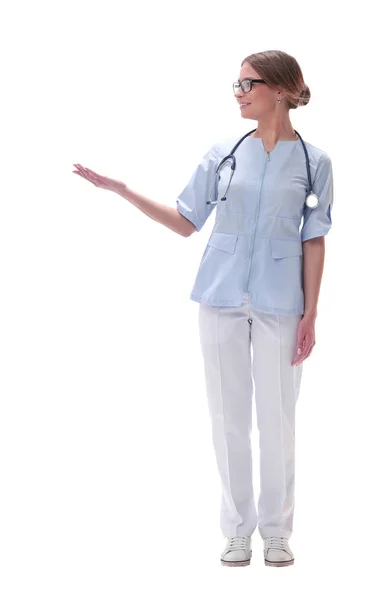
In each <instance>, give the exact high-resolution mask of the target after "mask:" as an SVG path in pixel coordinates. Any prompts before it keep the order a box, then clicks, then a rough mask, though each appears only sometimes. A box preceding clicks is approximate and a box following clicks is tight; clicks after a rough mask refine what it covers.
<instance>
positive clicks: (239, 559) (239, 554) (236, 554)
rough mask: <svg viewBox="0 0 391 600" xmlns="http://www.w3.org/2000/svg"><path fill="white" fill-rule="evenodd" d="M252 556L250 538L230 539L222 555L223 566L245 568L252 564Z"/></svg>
mask: <svg viewBox="0 0 391 600" xmlns="http://www.w3.org/2000/svg"><path fill="white" fill-rule="evenodd" d="M251 555H252V550H251V537H250V536H248V535H244V536H241V537H230V538H228V541H227V545H226V547H225V549H224V552H223V553H222V555H221V564H222V565H225V566H227V567H245V566H247V565H249V564H250V560H251Z"/></svg>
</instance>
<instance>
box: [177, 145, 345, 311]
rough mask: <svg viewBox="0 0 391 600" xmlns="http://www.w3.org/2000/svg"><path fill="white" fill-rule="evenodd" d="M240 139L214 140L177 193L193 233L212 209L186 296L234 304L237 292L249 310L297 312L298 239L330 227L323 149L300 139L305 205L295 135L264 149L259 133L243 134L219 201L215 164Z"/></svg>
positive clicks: (300, 304)
mask: <svg viewBox="0 0 391 600" xmlns="http://www.w3.org/2000/svg"><path fill="white" fill-rule="evenodd" d="M238 139H240V138H232V139H229V140H226V141H224V142H221V143H219V144H216V145H214V146H213V147H212V148H210V150H209V151H208V152H207V153H206V155H205V156H204V157H203V159H202V161H201V162H200V164H199V165H198V166H197V168H196V169H195V171H194V173H193V175H192V177H191V179H190V181H189V183H188V184H187V186H186V187H185V189H184V190H183V191H182V193H181V194H180V195H179V196H178V198H177V200H176V203H177V209H178V211H179V212H180V213H181V214H182V215H183V216H184V217H186V218H187V219H188V220H189V221H191V222H192V223H193V224H194V225H195V227H196V228H197V230H198V231H200V230H201V229H202V227H203V226H204V224H205V222H206V220H207V219H208V217H209V216H210V215H211V213H212V212H213V211H214V212H215V223H214V227H213V231H212V233H211V235H210V238H209V240H208V243H207V245H206V248H205V251H204V253H203V256H202V258H201V261H200V265H199V269H198V273H197V275H196V279H195V282H194V286H193V289H192V291H191V294H190V299H191V300H194V301H195V302H199V303H200V304H207V305H210V306H241V305H242V304H243V301H244V298H243V296H244V294H249V295H250V296H249V298H250V305H251V307H252V308H254V309H256V310H260V311H263V312H267V313H273V314H281V315H298V314H303V313H304V290H303V249H302V242H304V241H306V240H309V239H311V238H314V237H319V236H324V235H326V234H327V233H328V231H329V229H330V227H331V208H332V205H333V173H332V164H331V160H330V157H329V156H328V155H327V154H326V152H324V151H322V150H319V149H318V148H316V147H315V146H312V145H311V144H309V143H308V142H306V141H305V140H303V141H304V142H305V144H306V147H307V151H308V156H309V161H310V169H311V179H312V184H313V191H314V192H315V194H317V196H318V197H319V205H318V207H317V208H314V209H311V208H308V207H307V206H306V205H305V198H306V189H307V187H308V180H307V167H306V159H305V153H304V148H303V145H302V143H301V141H300V139H297V140H293V141H280V140H279V141H278V142H277V144H276V146H275V147H274V149H273V150H272V151H271V152H266V151H265V149H264V146H263V141H262V139H261V138H253V137H247V138H245V139H244V140H243V142H242V143H241V145H240V146H239V148H238V149H237V150H236V152H235V156H236V171H235V173H234V175H233V178H232V181H231V186H230V189H229V191H228V194H227V200H226V201H225V202H219V203H218V204H217V205H216V204H206V202H207V200H209V199H210V198H211V197H212V199H217V193H219V196H218V197H219V199H220V198H221V196H222V194H223V193H224V191H225V189H226V185H227V182H228V179H229V176H230V173H229V168H228V169H224V170H223V171H222V173H221V180H220V183H219V187H218V190H217V189H214V190H212V187H213V182H214V178H215V173H216V169H217V166H218V164H219V162H220V161H221V159H222V158H224V156H226V155H227V154H229V152H230V151H231V149H232V148H233V146H234V145H235V143H236V142H237V141H238ZM224 186H225V187H224Z"/></svg>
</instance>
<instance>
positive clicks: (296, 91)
mask: <svg viewBox="0 0 391 600" xmlns="http://www.w3.org/2000/svg"><path fill="white" fill-rule="evenodd" d="M233 91H234V97H235V99H236V101H237V102H238V110H240V111H241V116H242V118H243V119H248V120H253V121H256V122H257V127H256V129H254V130H252V131H250V132H248V133H247V134H246V135H245V136H243V137H242V138H241V139H240V140H238V139H236V138H235V139H229V140H226V141H224V142H221V143H217V144H215V145H214V146H213V147H212V148H210V150H209V151H208V152H207V154H206V155H205V156H204V157H203V159H202V160H201V162H200V164H199V165H198V167H197V168H196V169H195V171H194V173H193V176H192V177H191V179H190V181H189V183H188V185H187V186H186V187H185V189H184V190H183V191H182V193H181V194H180V195H179V196H178V198H177V200H176V204H177V206H176V208H172V207H168V206H164V205H162V204H158V203H156V202H154V201H152V200H150V199H148V198H145V197H144V196H141V195H140V194H138V193H136V192H134V191H132V190H130V189H129V188H128V187H127V186H126V185H125V184H124V183H122V182H119V181H115V180H112V179H109V178H107V177H103V176H101V175H98V174H97V173H94V172H93V171H91V170H89V169H86V168H84V167H82V166H81V165H75V166H76V168H77V171H74V172H75V173H77V174H78V175H80V176H82V177H84V178H85V179H87V180H89V181H91V182H92V183H94V184H95V185H96V186H98V187H103V188H106V189H109V190H112V191H114V192H116V193H118V194H120V195H121V196H123V197H124V198H126V199H127V200H129V201H130V202H131V203H132V204H133V205H134V206H136V207H137V208H139V209H140V210H142V211H143V212H144V213H145V214H147V215H148V216H149V217H151V218H152V219H154V220H155V221H158V222H160V223H162V224H163V225H165V226H166V227H169V228H170V229H172V230H173V231H175V232H176V233H179V234H180V235H183V236H186V237H188V236H190V235H191V234H192V233H193V232H195V231H200V230H201V229H202V227H203V226H204V224H205V222H206V220H207V219H208V217H209V216H210V215H211V213H212V212H213V211H214V209H216V212H215V223H214V227H213V231H212V233H211V235H210V238H209V240H208V243H207V246H206V248H205V251H204V254H203V256H202V258H201V262H200V266H199V270H198V273H197V276H196V279H195V282H194V287H193V289H192V292H191V296H190V297H191V299H192V300H194V301H195V302H198V303H199V305H200V306H199V327H200V341H201V350H202V355H203V359H204V368H205V381H206V392H207V399H208V406H209V412H210V417H211V425H212V436H213V444H214V449H215V454H216V463H217V468H218V472H219V476H220V480H221V487H222V499H221V515H220V525H221V530H222V533H223V535H224V536H225V537H226V538H227V540H226V545H225V548H224V551H223V553H222V554H221V557H220V558H221V564H223V565H227V566H244V565H249V564H250V560H251V555H252V539H251V536H252V534H253V533H254V531H255V529H258V531H259V533H260V535H261V537H262V539H263V542H264V560H265V564H266V565H268V566H288V565H293V564H294V556H293V552H292V550H291V548H290V546H289V538H290V536H291V534H292V526H293V514H294V482H295V405H296V402H297V399H298V395H299V389H300V382H301V376H302V368H303V362H304V360H306V359H307V358H308V357H309V356H310V354H311V352H312V350H313V347H314V345H315V320H316V316H317V303H318V297H319V292H320V285H321V279H322V273H323V265H324V255H325V244H324V236H325V235H326V234H327V233H328V231H329V229H330V227H331V208H332V205H333V174H332V165H331V160H330V157H329V156H328V154H327V153H326V152H324V151H323V150H320V149H319V148H317V147H315V146H313V145H312V144H310V143H308V142H304V140H303V138H302V137H301V135H300V134H299V133H298V132H297V131H296V130H295V129H294V128H293V126H292V123H291V121H290V116H289V111H290V110H291V109H296V108H297V107H299V106H304V105H306V104H307V103H308V102H309V99H310V91H309V88H308V86H307V85H306V84H305V82H304V79H303V74H302V71H301V69H300V66H299V64H298V63H297V61H296V59H295V58H294V57H292V56H290V55H289V54H287V53H285V52H281V51H277V50H271V51H265V52H259V53H257V54H252V55H250V56H248V57H247V58H245V59H244V60H243V62H242V65H241V69H240V73H239V78H238V81H236V82H235V83H234V84H233ZM239 142H240V143H239ZM238 144H239V145H238ZM234 147H236V149H235V151H234V153H233V155H234V158H232V150H233V149H234ZM227 157H229V160H225V161H224V159H226V158H227ZM223 161H224V162H223ZM232 167H234V168H232ZM253 385H254V387H255V394H254V395H255V406H256V414H257V426H258V430H259V451H260V487H261V491H260V495H259V499H258V503H257V507H256V504H255V501H254V491H253V481H252V451H251V439H250V434H251V429H252V420H251V417H252V398H253V391H254V388H253ZM257 509H258V510H257Z"/></svg>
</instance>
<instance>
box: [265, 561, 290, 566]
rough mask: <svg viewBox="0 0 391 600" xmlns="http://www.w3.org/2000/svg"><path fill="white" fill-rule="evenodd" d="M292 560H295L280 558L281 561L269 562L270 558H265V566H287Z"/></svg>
mask: <svg viewBox="0 0 391 600" xmlns="http://www.w3.org/2000/svg"><path fill="white" fill-rule="evenodd" d="M294 562H295V559H293V560H282V561H281V562H271V561H270V560H265V565H266V566H267V567H289V566H290V565H293V564H294Z"/></svg>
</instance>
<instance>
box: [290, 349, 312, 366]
mask: <svg viewBox="0 0 391 600" xmlns="http://www.w3.org/2000/svg"><path fill="white" fill-rule="evenodd" d="M313 347H314V345H313V344H311V345H310V346H308V348H307V349H306V350H305V351H304V352H303V354H302V355H301V356H300V357H298V358H297V359H295V360H294V361H293V362H292V365H295V366H297V365H299V364H300V363H302V362H304V361H305V360H306V359H307V358H308V357H309V356H310V354H311V352H312V348H313Z"/></svg>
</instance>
